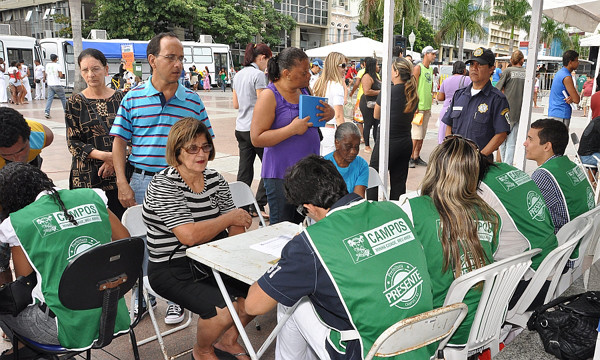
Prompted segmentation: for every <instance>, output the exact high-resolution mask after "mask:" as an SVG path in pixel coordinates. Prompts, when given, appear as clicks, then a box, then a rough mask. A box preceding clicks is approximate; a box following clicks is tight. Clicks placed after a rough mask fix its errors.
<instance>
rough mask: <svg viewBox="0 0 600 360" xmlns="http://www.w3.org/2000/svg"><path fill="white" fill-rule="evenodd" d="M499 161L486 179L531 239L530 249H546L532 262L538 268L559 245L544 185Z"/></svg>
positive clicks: (529, 239) (527, 237)
mask: <svg viewBox="0 0 600 360" xmlns="http://www.w3.org/2000/svg"><path fill="white" fill-rule="evenodd" d="M495 165H496V166H490V168H489V170H488V172H487V174H486V175H485V177H484V178H483V182H484V183H485V184H486V185H487V186H489V188H490V189H491V190H492V191H493V193H494V195H496V198H497V199H498V200H499V202H500V203H501V204H502V206H503V207H504V210H505V211H506V213H507V214H508V215H509V217H510V218H511V220H512V222H513V224H514V225H515V227H516V228H517V230H518V231H519V232H520V233H521V235H523V237H525V239H526V240H527V241H528V242H529V250H531V249H536V248H539V249H542V252H541V253H539V254H537V255H536V256H534V257H533V259H532V263H531V268H532V269H533V270H537V268H538V266H540V264H541V263H542V261H543V260H544V258H545V257H546V255H548V254H549V253H550V252H551V251H552V250H554V249H555V248H556V247H557V246H558V241H557V240H556V235H554V225H553V224H552V218H551V217H550V212H549V211H548V208H547V207H546V202H545V201H544V198H543V197H542V193H541V192H540V189H539V188H538V187H537V185H536V184H535V183H534V182H533V180H531V178H530V177H529V175H527V174H526V173H525V172H523V171H521V170H519V169H517V168H516V167H514V166H511V165H508V164H505V163H496V164H495ZM500 241H502V236H500Z"/></svg>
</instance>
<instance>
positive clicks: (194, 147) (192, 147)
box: [183, 144, 213, 154]
mask: <svg viewBox="0 0 600 360" xmlns="http://www.w3.org/2000/svg"><path fill="white" fill-rule="evenodd" d="M201 149H202V151H204V152H205V153H209V152H211V151H212V149H213V146H212V145H211V144H204V145H202V146H198V145H194V144H192V145H190V146H188V147H186V148H183V150H185V152H186V153H188V154H197V153H199V152H200V150H201Z"/></svg>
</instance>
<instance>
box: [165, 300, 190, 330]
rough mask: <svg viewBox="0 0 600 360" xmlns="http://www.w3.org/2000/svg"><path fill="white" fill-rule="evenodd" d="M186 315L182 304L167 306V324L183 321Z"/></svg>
mask: <svg viewBox="0 0 600 360" xmlns="http://www.w3.org/2000/svg"><path fill="white" fill-rule="evenodd" d="M184 317H185V316H184V312H183V309H182V308H181V306H179V305H177V304H169V306H168V307H167V314H166V315H165V324H169V325H173V324H179V323H180V322H182V321H183V318H184Z"/></svg>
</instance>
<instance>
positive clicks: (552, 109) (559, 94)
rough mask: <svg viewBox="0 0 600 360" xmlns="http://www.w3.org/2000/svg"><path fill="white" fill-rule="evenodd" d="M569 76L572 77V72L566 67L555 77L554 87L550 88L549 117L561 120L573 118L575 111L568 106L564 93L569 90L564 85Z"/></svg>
mask: <svg viewBox="0 0 600 360" xmlns="http://www.w3.org/2000/svg"><path fill="white" fill-rule="evenodd" d="M567 76H571V72H570V71H569V69H567V67H566V66H565V67H562V68H561V69H560V70H558V71H557V72H556V75H554V81H552V87H551V88H550V97H549V98H548V116H551V117H556V118H560V119H570V118H571V113H572V111H573V109H571V105H569V104H567V102H566V101H565V94H563V91H566V90H567V88H566V86H565V84H564V83H563V80H564V79H565V78H566V77H567ZM567 94H568V93H567Z"/></svg>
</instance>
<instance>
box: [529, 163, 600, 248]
mask: <svg viewBox="0 0 600 360" xmlns="http://www.w3.org/2000/svg"><path fill="white" fill-rule="evenodd" d="M539 169H542V170H544V171H547V172H548V174H550V176H552V178H553V179H554V181H555V182H556V183H557V184H558V188H559V189H560V193H561V195H562V198H563V200H564V203H565V205H566V206H567V213H568V215H569V219H568V221H571V220H573V219H575V218H576V217H578V216H579V215H581V214H583V213H585V212H587V211H588V210H592V209H593V208H594V207H595V206H596V202H595V200H594V190H592V187H591V185H590V182H589V180H588V178H587V175H586V174H585V172H583V170H582V169H581V168H580V167H579V166H577V164H575V163H574V162H572V161H571V160H569V158H568V157H566V156H559V157H555V158H554V159H550V160H548V161H546V162H545V163H544V164H542V166H540V167H539ZM578 257H579V244H577V247H576V248H575V250H574V251H573V254H572V255H571V259H577V258H578Z"/></svg>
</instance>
